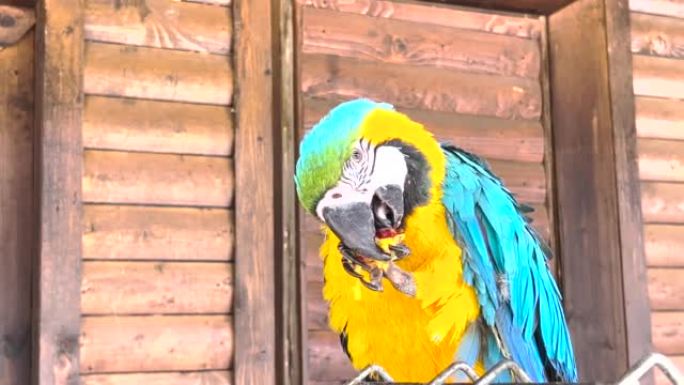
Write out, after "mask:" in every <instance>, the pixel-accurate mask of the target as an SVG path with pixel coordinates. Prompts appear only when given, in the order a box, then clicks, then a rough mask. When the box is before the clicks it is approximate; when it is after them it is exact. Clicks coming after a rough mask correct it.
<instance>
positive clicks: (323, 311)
mask: <svg viewBox="0 0 684 385" xmlns="http://www.w3.org/2000/svg"><path fill="white" fill-rule="evenodd" d="M309 278H311V279H310V280H308V281H307V282H306V316H307V318H306V320H307V324H306V327H307V328H308V329H309V330H310V331H311V330H323V331H329V330H330V326H328V303H327V302H326V301H325V299H323V280H322V278H321V277H317V278H318V279H316V280H314V279H313V278H314V277H309ZM338 343H339V341H338Z"/></svg>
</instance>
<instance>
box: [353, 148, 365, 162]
mask: <svg viewBox="0 0 684 385" xmlns="http://www.w3.org/2000/svg"><path fill="white" fill-rule="evenodd" d="M351 158H352V159H353V160H354V161H356V162H360V161H361V160H362V159H363V154H362V153H361V150H359V149H358V148H355V149H354V151H352V154H351Z"/></svg>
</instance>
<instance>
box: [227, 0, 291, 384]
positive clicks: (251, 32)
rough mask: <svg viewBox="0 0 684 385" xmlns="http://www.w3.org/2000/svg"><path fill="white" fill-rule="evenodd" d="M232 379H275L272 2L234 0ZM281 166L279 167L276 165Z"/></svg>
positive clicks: (266, 381) (240, 381) (252, 381)
mask: <svg viewBox="0 0 684 385" xmlns="http://www.w3.org/2000/svg"><path fill="white" fill-rule="evenodd" d="M233 7H234V8H233V15H234V20H235V34H236V38H237V41H236V45H235V47H236V49H235V55H234V57H235V61H234V63H235V67H236V77H235V80H236V89H237V94H236V98H237V99H236V105H235V106H236V132H235V232H236V234H235V235H236V238H235V240H236V250H235V364H234V365H235V382H234V383H235V384H240V385H274V384H275V383H276V364H275V345H276V343H275V341H276V335H275V329H276V323H275V314H276V313H277V310H276V305H275V299H274V295H275V290H274V286H275V281H276V277H275V270H274V260H275V250H276V245H275V243H274V231H275V214H274V206H275V204H276V202H275V197H274V167H275V164H276V163H275V162H274V141H273V139H274V102H273V90H274V88H273V87H274V84H273V76H272V74H273V62H272V61H273V58H272V45H273V31H272V21H271V17H270V16H271V10H272V2H271V1H264V0H236V1H234V4H233ZM278 172H280V169H278Z"/></svg>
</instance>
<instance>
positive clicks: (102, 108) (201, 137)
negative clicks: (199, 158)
mask: <svg viewBox="0 0 684 385" xmlns="http://www.w3.org/2000/svg"><path fill="white" fill-rule="evenodd" d="M83 114H84V115H83V145H84V146H85V147H86V148H89V149H103V150H120V151H144V152H162V153H176V154H196V155H222V156H227V155H231V154H232V152H233V136H234V132H233V120H232V117H231V113H230V110H229V109H228V108H227V107H221V106H208V105H200V104H186V103H169V102H158V101H151V100H136V99H122V98H110V97H101V96H88V97H86V100H85V111H84V113H83Z"/></svg>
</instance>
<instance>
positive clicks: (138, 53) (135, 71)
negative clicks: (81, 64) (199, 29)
mask: <svg viewBox="0 0 684 385" xmlns="http://www.w3.org/2000/svg"><path fill="white" fill-rule="evenodd" d="M85 63H86V64H85V69H84V74H83V76H84V78H83V82H84V84H83V90H84V92H86V93H88V94H95V95H105V96H126V97H132V98H142V99H159V100H169V101H178V102H190V103H202V104H218V105H229V104H231V101H232V96H233V74H232V70H231V64H230V58H229V57H226V56H219V55H202V54H200V53H195V52H184V51H173V50H167V49H158V48H146V47H132V46H123V45H117V44H106V43H88V44H86V52H85Z"/></svg>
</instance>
